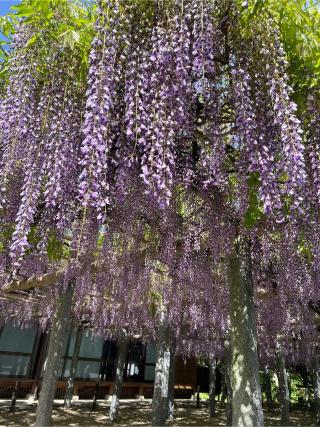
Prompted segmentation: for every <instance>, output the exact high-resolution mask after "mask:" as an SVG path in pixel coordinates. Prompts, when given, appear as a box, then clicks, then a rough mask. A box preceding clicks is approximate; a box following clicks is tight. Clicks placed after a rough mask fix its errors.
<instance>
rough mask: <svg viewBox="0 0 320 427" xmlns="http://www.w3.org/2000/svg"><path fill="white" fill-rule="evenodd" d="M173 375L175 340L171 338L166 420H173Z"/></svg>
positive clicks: (174, 368) (174, 367)
mask: <svg viewBox="0 0 320 427" xmlns="http://www.w3.org/2000/svg"><path fill="white" fill-rule="evenodd" d="M175 374H176V340H175V337H171V345H170V366H169V382H168V420H173V419H174V384H175Z"/></svg>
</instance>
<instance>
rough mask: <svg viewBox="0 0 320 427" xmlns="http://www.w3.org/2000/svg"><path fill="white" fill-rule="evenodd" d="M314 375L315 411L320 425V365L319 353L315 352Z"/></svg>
mask: <svg viewBox="0 0 320 427" xmlns="http://www.w3.org/2000/svg"><path fill="white" fill-rule="evenodd" d="M312 362H313V363H312V365H313V366H312V376H313V387H314V412H315V415H316V425H317V426H320V366H319V355H318V354H315V355H314V357H313V361H312Z"/></svg>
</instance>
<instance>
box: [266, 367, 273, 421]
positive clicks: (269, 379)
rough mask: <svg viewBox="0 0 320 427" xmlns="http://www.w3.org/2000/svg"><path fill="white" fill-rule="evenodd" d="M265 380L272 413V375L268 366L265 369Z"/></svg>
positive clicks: (268, 405)
mask: <svg viewBox="0 0 320 427" xmlns="http://www.w3.org/2000/svg"><path fill="white" fill-rule="evenodd" d="M264 380H265V387H266V398H267V407H268V412H272V411H273V401H272V389H271V375H270V370H269V367H268V366H265V368H264Z"/></svg>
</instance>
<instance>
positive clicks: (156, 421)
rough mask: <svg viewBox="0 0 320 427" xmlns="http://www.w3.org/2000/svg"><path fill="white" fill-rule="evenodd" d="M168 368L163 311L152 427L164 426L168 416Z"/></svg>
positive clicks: (167, 344)
mask: <svg viewBox="0 0 320 427" xmlns="http://www.w3.org/2000/svg"><path fill="white" fill-rule="evenodd" d="M169 366H170V331H169V327H168V324H167V320H166V313H165V310H162V311H161V314H160V319H159V330H158V342H157V363H156V369H155V379H154V392H153V400H152V425H153V426H163V425H165V422H166V418H167V414H168V392H169V390H168V384H169Z"/></svg>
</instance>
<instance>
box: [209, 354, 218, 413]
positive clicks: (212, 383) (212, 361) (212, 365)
mask: <svg viewBox="0 0 320 427" xmlns="http://www.w3.org/2000/svg"><path fill="white" fill-rule="evenodd" d="M208 364H209V417H214V416H215V415H216V367H217V361H216V358H215V357H212V356H211V357H209V361H208Z"/></svg>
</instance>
